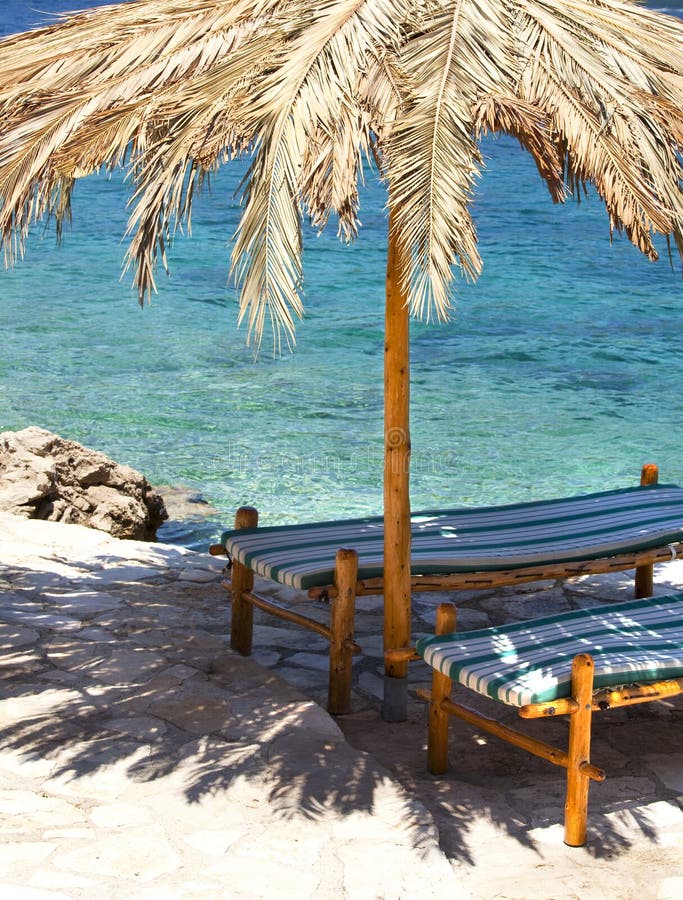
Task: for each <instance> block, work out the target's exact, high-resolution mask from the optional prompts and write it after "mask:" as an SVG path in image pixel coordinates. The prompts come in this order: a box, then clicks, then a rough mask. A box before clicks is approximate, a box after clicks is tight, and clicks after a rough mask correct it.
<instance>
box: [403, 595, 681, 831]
mask: <svg viewBox="0 0 683 900" xmlns="http://www.w3.org/2000/svg"><path fill="white" fill-rule="evenodd" d="M436 631H437V634H436V635H435V636H431V637H426V638H422V639H421V640H419V641H418V642H417V647H416V655H417V656H419V657H421V658H422V659H424V660H425V662H427V663H428V664H429V665H430V666H431V667H432V668H433V670H434V672H433V675H432V689H431V692H429V691H421V690H420V691H418V694H419V695H420V696H422V698H423V699H425V700H427V701H429V703H430V712H429V739H428V766H429V770H430V771H431V772H432V773H433V774H436V775H440V774H443V773H444V772H445V771H446V770H447V767H448V723H449V718H450V716H456V717H458V718H460V719H463V720H465V721H466V722H468V723H470V724H471V725H474V726H475V728H477V729H478V730H483V731H485V732H487V733H490V734H494V735H496V736H497V737H500V738H502V739H503V740H505V741H508V742H509V743H511V744H514V745H515V746H517V747H520V748H522V749H524V750H527V751H528V752H529V753H532V754H534V755H536V756H540V757H542V758H544V759H547V760H549V761H550V762H552V763H555V764H556V765H558V766H563V767H565V768H566V769H567V794H566V803H565V831H564V840H565V843H566V844H569V845H570V846H581V845H582V844H584V843H585V841H586V824H587V808H588V788H589V784H590V781H591V780H593V781H603V780H604V778H605V773H604V771H603V770H602V769H600V768H598V767H597V766H595V765H593V763H592V762H591V759H590V743H591V720H592V714H593V713H594V712H604V711H606V710H610V709H614V708H616V707H620V706H627V705H631V704H634V703H647V702H651V701H653V700H662V699H666V698H670V697H673V696H675V695H677V694H680V693H681V692H683V594H677V595H674V596H670V597H658V598H650V599H641V600H631V601H628V602H625V603H615V604H605V605H604V606H601V607H599V608H597V609H592V610H585V609H583V610H579V611H575V612H569V613H561V614H558V615H554V616H548V617H544V618H540V619H534V620H532V621H527V622H516V623H513V624H510V625H504V626H500V627H498V628H486V629H483V630H481V631H471V632H463V633H462V634H458V633H457V632H455V607H454V606H453V605H452V604H449V603H444V604H441V606H439V608H438V611H437V625H436ZM388 655H389V656H391V655H392V651H388ZM393 655H394V656H395V655H396V654H393ZM398 656H400V657H401V658H402V659H403V660H406V659H408V658H409V657H408V656H407V651H405V650H404V651H398ZM412 658H414V656H413V657H412ZM454 683H455V684H456V685H461V686H463V687H465V688H468V689H469V690H472V691H475V692H477V693H479V694H482V695H483V696H486V697H490V698H491V699H492V700H495V701H498V702H500V703H503V704H507V705H509V706H514V707H517V709H518V712H519V715H520V716H521V717H522V718H526V719H538V718H548V717H552V716H564V715H566V716H569V741H568V749H567V750H566V751H565V750H562V749H559V748H557V747H554V746H551V745H550V744H546V743H544V742H543V741H540V740H538V739H536V738H534V737H530V736H529V735H528V734H524V733H523V732H521V731H517V730H516V729H512V728H510V727H508V726H507V725H504V724H502V723H501V722H498V721H497V720H496V719H494V718H490V717H488V716H486V715H484V714H482V713H481V712H479V711H476V710H473V709H471V708H469V707H467V706H464V705H463V704H461V703H460V702H454V700H453V699H452V697H451V689H452V687H453V684H454ZM482 752H484V751H482Z"/></svg>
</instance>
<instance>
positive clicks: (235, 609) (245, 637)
mask: <svg viewBox="0 0 683 900" xmlns="http://www.w3.org/2000/svg"><path fill="white" fill-rule="evenodd" d="M257 525H258V511H257V510H255V509H254V508H253V507H252V506H240V508H239V509H238V510H237V513H236V515H235V528H256V526H257ZM230 582H231V593H232V619H231V625H230V646H231V647H232V649H233V650H235V651H236V652H237V653H239V654H241V655H242V656H249V654H250V653H251V641H252V635H253V632H254V607H253V606H252V605H251V603H248V602H247V601H246V600H244V599H243V597H242V595H243V594H244V592H245V591H251V590H253V587H254V573H253V572H252V570H251V569H250V568H248V567H247V566H244V565H242V563H240V562H238V561H237V560H236V559H234V560H233V561H232V572H231V578H230Z"/></svg>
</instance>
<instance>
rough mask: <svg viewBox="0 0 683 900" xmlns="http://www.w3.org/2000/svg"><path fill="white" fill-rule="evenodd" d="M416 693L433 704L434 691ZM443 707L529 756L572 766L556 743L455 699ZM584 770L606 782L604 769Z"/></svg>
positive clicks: (589, 767)
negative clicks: (530, 754) (432, 692)
mask: <svg viewBox="0 0 683 900" xmlns="http://www.w3.org/2000/svg"><path fill="white" fill-rule="evenodd" d="M416 694H417V696H418V697H419V698H420V699H421V700H426V701H427V703H431V702H432V694H431V691H426V690H423V689H422V688H418V689H417V691H416ZM439 707H440V708H441V709H442V710H443V711H444V712H446V713H448V715H449V716H456V718H458V719H462V720H463V722H467V723H468V724H469V725H474V726H475V728H480V729H481V730H482V731H486V732H487V733H488V734H493V735H495V736H496V737H499V738H501V740H504V741H506V742H507V743H508V744H513V745H514V746H515V747H519V748H520V749H522V750H526V751H527V753H532V754H533V755H534V756H540V757H541V759H545V760H547V761H548V762H551V763H553V765H556V766H562V767H563V768H565V769H566V768H567V767H568V766H569V754H568V753H567V752H566V751H565V750H561V749H560V748H559V747H553V746H552V744H546V743H545V741H539V740H538V738H534V737H530V736H529V735H528V734H524V733H523V732H522V731H517V729H515V728H510V726H509V725H504V724H503V723H502V722H499V721H498V720H497V719H493V718H491V717H490V716H485V715H484V714H483V713H480V712H478V711H477V710H475V709H472V708H471V707H469V706H465V705H464V704H463V703H455V702H454V701H453V700H449V699H444V700H441V702H440V703H439ZM581 770H582V771H583V772H584V774H585V775H587V776H588V778H590V779H591V780H592V781H604V780H605V778H606V777H607V776H606V774H605V771H604V769H600V768H598V767H597V766H593V765H591V764H590V763H583V764H582V766H581Z"/></svg>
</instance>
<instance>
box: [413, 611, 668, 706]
mask: <svg viewBox="0 0 683 900" xmlns="http://www.w3.org/2000/svg"><path fill="white" fill-rule="evenodd" d="M417 652H418V653H419V654H420V656H422V657H423V658H424V660H425V662H427V663H429V665H430V666H432V667H433V668H435V669H437V670H438V671H439V672H442V673H443V674H444V675H448V677H449V678H452V679H453V680H454V681H458V682H460V684H463V685H465V686H466V687H468V688H471V689H472V690H474V691H477V692H478V693H479V694H483V695H484V696H486V697H493V698H494V699H495V700H500V701H501V702H503V703H507V704H509V705H510V706H523V705H524V704H526V703H540V702H542V701H546V700H557V699H558V698H561V697H568V696H569V687H570V680H571V664H572V659H573V658H574V656H576V654H577V653H590V654H591V656H592V657H593V659H594V661H595V682H594V684H595V687H596V688H601V687H603V688H604V687H614V686H616V685H620V684H632V683H634V682H638V681H654V680H659V679H663V678H678V677H681V676H683V594H676V595H673V596H671V597H659V598H654V597H650V598H648V599H646V600H631V601H629V602H628V603H616V604H613V605H611V606H605V607H600V608H599V609H592V610H588V609H582V610H579V611H577V612H569V613H561V614H559V615H555V616H547V617H544V618H541V619H534V620H532V621H526V622H516V623H514V624H512V625H504V626H501V627H499V628H486V629H484V630H482V631H470V632H466V633H462V634H449V635H443V636H433V637H427V638H422V639H421V640H419V641H418V642H417Z"/></svg>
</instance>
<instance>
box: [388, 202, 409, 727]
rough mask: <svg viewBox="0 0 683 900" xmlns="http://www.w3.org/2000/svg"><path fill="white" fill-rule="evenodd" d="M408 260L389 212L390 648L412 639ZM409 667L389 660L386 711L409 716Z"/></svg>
mask: <svg viewBox="0 0 683 900" xmlns="http://www.w3.org/2000/svg"><path fill="white" fill-rule="evenodd" d="M403 271H404V269H403V260H402V258H401V251H400V248H399V246H398V244H397V241H396V237H395V227H394V217H393V214H392V213H391V212H390V214H389V249H388V255H387V275H386V314H385V336H384V649H385V650H390V649H396V648H400V647H407V646H408V645H409V643H410V364H409V353H410V347H409V321H410V318H409V309H408V296H407V292H406V290H405V287H404V278H403ZM407 671H408V665H407V663H405V662H395V661H391V660H387V661H385V679H384V705H383V709H382V715H383V717H384V719H385V720H387V721H391V722H400V721H404V720H405V719H406V718H407V715H408V687H407V677H406V676H407Z"/></svg>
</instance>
